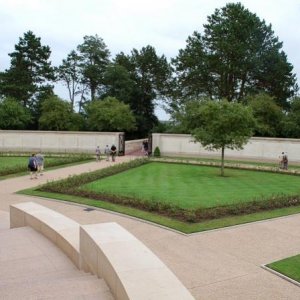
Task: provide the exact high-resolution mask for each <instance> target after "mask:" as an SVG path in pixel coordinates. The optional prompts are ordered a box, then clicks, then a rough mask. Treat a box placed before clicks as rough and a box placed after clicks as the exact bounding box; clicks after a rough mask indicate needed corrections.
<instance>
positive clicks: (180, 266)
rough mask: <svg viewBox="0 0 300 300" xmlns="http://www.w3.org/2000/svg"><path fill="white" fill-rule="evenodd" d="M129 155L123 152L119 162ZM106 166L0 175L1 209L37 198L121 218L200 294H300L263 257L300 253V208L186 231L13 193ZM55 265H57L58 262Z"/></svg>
mask: <svg viewBox="0 0 300 300" xmlns="http://www.w3.org/2000/svg"><path fill="white" fill-rule="evenodd" d="M126 159H128V158H126V157H125V158H118V162H121V161H124V160H126ZM130 159H131V158H130ZM104 166H105V165H104V164H102V161H101V163H99V164H97V163H88V164H83V165H80V166H74V167H68V168H63V169H58V170H53V171H49V172H46V173H45V176H43V178H42V179H40V178H39V179H38V180H30V179H29V178H28V176H26V177H18V178H13V179H8V180H5V181H0V210H4V211H6V212H7V211H8V210H9V205H10V204H13V203H19V202H27V201H34V202H36V203H39V204H41V205H45V206H47V207H49V208H51V209H54V210H56V211H58V212H60V213H63V214H65V215H66V216H68V217H71V218H72V219H74V220H75V221H77V222H79V223H80V224H93V223H103V222H117V223H119V224H120V225H121V226H123V227H124V228H126V229H127V230H128V231H129V232H131V233H132V234H134V235H135V236H136V237H137V238H138V239H140V240H141V241H142V242H143V243H144V244H145V245H146V246H147V247H149V248H150V249H151V250H152V251H153V252H154V253H155V254H156V255H157V256H158V257H159V258H160V259H161V260H162V261H163V262H164V263H165V264H166V265H167V266H168V267H169V268H170V269H171V270H172V271H173V272H174V273H175V275H176V276H177V277H178V278H179V279H180V280H181V281H182V282H183V284H184V285H185V286H187V287H188V288H189V290H190V291H191V293H192V294H193V295H194V297H195V298H196V299H225V300H226V299H239V300H240V299H243V300H244V299H246V300H247V299H263V300H265V299H292V300H294V299H300V295H299V292H300V289H299V288H298V287H296V286H294V285H292V284H291V283H288V282H286V281H284V280H282V279H280V278H278V277H276V276H275V275H273V274H270V273H269V272H267V271H265V270H262V269H261V268H260V264H262V263H268V262H271V261H273V260H277V259H281V258H284V257H287V256H290V255H294V254H298V253H300V240H299V236H300V230H299V228H300V214H297V215H292V216H287V217H285V218H279V219H273V220H269V221H265V222H259V223H250V224H245V225H242V226H237V227H229V228H225V229H223V230H216V231H210V232H204V233H200V234H197V235H190V236H184V235H181V234H178V233H175V232H172V231H169V230H166V229H163V228H160V227H156V226H154V225H150V224H147V223H144V222H140V221H138V220H134V219H132V218H127V217H126V216H120V215H117V214H113V213H110V212H105V211H99V210H95V211H91V212H86V211H84V210H83V207H80V206H76V205H70V204H66V203H62V202H58V201H52V200H47V199H42V198H36V197H29V196H23V195H16V194H12V193H14V192H15V191H17V190H20V189H25V188H29V187H33V186H35V185H37V184H40V183H43V182H46V181H47V180H51V179H54V178H65V177H68V176H69V175H71V174H78V173H81V172H86V171H91V170H94V169H97V168H101V167H104ZM0 217H1V215H0ZM0 237H1V230H0ZM23 243H25V242H23ZM12 244H13V243H12ZM41 247H42V246H41ZM49 263H50V262H49ZM51 266H52V267H53V266H54V267H55V268H56V267H57V266H55V265H54V264H53V262H51ZM0 270H2V269H1V266H0ZM38 271H39V270H37V272H38ZM0 273H1V272H0ZM66 299H67V298H66Z"/></svg>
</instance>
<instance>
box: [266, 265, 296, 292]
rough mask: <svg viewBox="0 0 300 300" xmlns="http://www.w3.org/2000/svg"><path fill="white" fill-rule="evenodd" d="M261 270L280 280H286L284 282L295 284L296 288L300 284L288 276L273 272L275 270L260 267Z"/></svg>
mask: <svg viewBox="0 0 300 300" xmlns="http://www.w3.org/2000/svg"><path fill="white" fill-rule="evenodd" d="M261 268H263V269H264V270H267V271H268V272H270V273H272V274H274V275H277V276H279V277H280V278H282V279H284V280H286V281H288V282H290V283H292V284H295V285H297V286H298V287H300V282H298V281H296V280H294V279H292V278H290V277H288V276H285V275H283V274H281V273H279V272H277V271H275V270H273V269H271V268H269V267H267V265H261Z"/></svg>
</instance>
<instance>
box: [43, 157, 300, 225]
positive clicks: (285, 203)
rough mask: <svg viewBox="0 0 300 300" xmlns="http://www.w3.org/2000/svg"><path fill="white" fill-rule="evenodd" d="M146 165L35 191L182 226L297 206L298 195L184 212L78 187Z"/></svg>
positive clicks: (123, 166)
mask: <svg viewBox="0 0 300 300" xmlns="http://www.w3.org/2000/svg"><path fill="white" fill-rule="evenodd" d="M147 163H149V160H148V159H146V158H143V159H136V160H133V161H130V162H128V163H122V164H118V165H114V166H112V167H109V168H106V169H101V170H97V171H94V172H90V173H84V174H81V175H75V176H71V177H69V178H68V179H64V180H60V181H53V182H49V183H47V184H46V185H44V186H42V187H40V188H39V190H41V191H44V192H54V193H61V194H70V195H75V196H80V197H86V198H89V199H95V200H102V201H107V202H111V203H115V204H121V205H125V206H130V207H134V208H138V209H141V210H145V211H149V212H155V213H157V214H160V215H163V216H168V217H171V218H174V219H177V220H180V221H184V222H201V221H203V220H212V219H217V218H222V217H227V216H237V215H247V214H250V213H255V212H260V211H266V210H273V209H277V208H283V207H290V206H298V205H300V195H294V196H291V195H274V196H272V197H270V198H266V199H256V200H253V201H249V202H247V203H238V204H234V205H226V206H219V207H213V208H199V209H195V210H188V209H183V208H180V207H177V206H176V205H172V204H168V203H162V202H160V201H158V200H156V199H152V201H148V200H143V199H137V198H131V197H124V196H120V195H114V194H111V193H110V194H107V193H99V192H93V191H87V190H84V189H82V188H81V186H83V185H84V184H86V183H89V182H92V181H96V180H99V179H101V178H104V177H107V176H112V175H114V174H117V173H120V172H124V171H126V170H129V169H131V168H136V167H139V166H142V165H144V164H147Z"/></svg>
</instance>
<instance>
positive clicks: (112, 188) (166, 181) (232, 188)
mask: <svg viewBox="0 0 300 300" xmlns="http://www.w3.org/2000/svg"><path fill="white" fill-rule="evenodd" d="M174 170H175V171H176V172H175V171H174ZM226 175H227V177H225V178H222V177H220V175H219V168H215V167H206V166H199V165H186V164H169V163H158V162H155V163H148V161H145V163H143V162H139V161H138V160H136V161H132V162H130V163H124V164H121V165H114V166H112V167H109V168H106V169H103V170H98V171H95V172H89V173H87V174H82V175H79V176H72V177H70V178H68V179H65V180H62V181H58V182H50V183H48V184H47V185H46V186H45V188H44V189H43V186H42V187H40V188H39V190H36V189H30V190H25V191H21V192H20V193H24V194H28V195H35V196H41V197H46V198H53V199H60V200H64V201H68V202H76V203H80V204H83V205H89V206H94V207H98V208H103V209H106V210H111V211H115V212H119V213H122V214H127V215H130V216H134V217H137V218H140V219H144V220H147V221H150V222H154V223H157V224H161V225H163V226H166V227H170V228H173V229H176V230H178V231H181V232H184V233H193V232H199V231H205V230H211V229H216V228H222V227H227V226H232V225H237V224H244V223H249V222H254V221H259V220H265V219H270V218H275V217H280V216H286V215H290V214H295V213H300V206H299V205H297V203H299V199H298V197H299V196H295V198H294V196H293V197H291V200H292V201H294V200H296V199H298V200H297V203H296V204H295V203H293V204H292V205H289V202H287V207H283V206H272V205H271V206H268V207H267V208H264V209H262V210H259V209H258V210H252V211H251V210H250V211H249V210H248V211H245V210H243V209H241V210H240V209H237V210H236V212H234V213H233V214H229V215H226V217H224V215H218V216H216V217H213V219H205V218H202V219H201V218H200V219H194V218H191V219H190V220H188V219H185V220H186V221H183V219H182V218H181V217H180V218H176V216H175V215H176V213H177V212H179V213H180V214H181V213H182V212H180V211H178V210H177V209H176V207H175V205H176V206H179V207H181V208H180V209H185V210H186V211H187V212H192V215H191V216H193V213H194V211H196V210H197V209H199V208H200V210H202V207H204V208H207V207H212V205H214V206H215V207H216V209H218V207H220V206H219V205H220V203H221V205H224V204H223V203H225V204H229V205H232V203H233V204H234V205H235V204H237V205H239V204H240V203H244V202H245V201H246V202H245V203H248V202H247V201H251V200H253V195H256V196H255V197H256V198H257V199H260V198H261V196H262V195H263V196H264V198H268V195H269V196H270V195H274V189H275V190H276V191H277V192H278V191H279V192H278V193H279V194H282V193H285V192H287V193H291V194H295V195H299V188H298V185H299V180H300V177H299V176H293V175H288V174H282V173H271V172H261V171H249V170H240V169H226ZM98 178H102V179H101V180H99V179H98ZM95 179H97V180H96V181H95ZM239 181H241V182H239ZM102 182H105V184H104V185H103V184H102ZM107 182H108V183H109V184H107ZM209 182H210V184H209ZM99 183H100V186H101V189H99ZM204 183H205V184H204ZM250 183H251V184H252V185H251V184H250ZM254 183H255V185H254ZM291 183H292V184H291ZM147 184H151V188H148V186H147ZM180 185H181V186H180ZM210 185H211V187H209V186H210ZM103 186H104V187H106V188H107V187H109V188H107V190H105V193H108V194H109V193H110V192H112V193H113V194H116V190H118V191H119V192H120V194H119V195H120V197H121V198H122V196H123V197H124V195H125V196H127V197H128V196H129V198H130V197H139V198H140V199H141V200H142V201H141V202H143V201H144V200H145V199H147V198H146V197H148V200H146V201H148V202H149V203H150V205H149V208H150V210H149V209H148V210H147V211H146V210H145V207H146V206H143V205H142V206H138V207H139V208H137V206H135V204H136V202H130V203H127V204H126V205H124V203H125V202H114V203H112V202H110V200H109V199H105V198H103V196H102V193H103V190H102V187H103ZM47 187H48V188H47ZM87 187H89V189H90V190H91V191H92V193H87V194H86V192H84V193H82V188H84V189H86V188H87ZM181 189H184V192H182V191H181ZM221 189H223V190H221ZM137 190H138V193H139V194H138V193H137V192H136V191H137ZM224 190H225V191H226V193H224ZM247 190H248V192H247V193H246V191H247ZM50 191H52V192H50ZM66 191H68V192H69V193H70V195H67V194H65V192H66ZM150 191H151V193H150ZM197 191H198V192H200V194H201V196H203V197H199V195H196V197H194V198H193V195H195V194H196V192H197ZM257 191H258V193H257ZM97 192H98V193H99V194H97ZM263 192H264V193H266V194H263ZM105 193H103V195H104V196H105ZM126 193H127V194H126ZM217 193H219V195H221V196H222V197H223V194H225V195H227V196H226V197H224V199H223V198H222V197H221V196H219V198H217V200H219V201H215V200H214V199H212V200H211V199H210V197H212V195H216V194H217ZM255 193H256V194H255ZM267 193H269V194H267ZM169 194H171V197H170V196H169ZM185 194H187V195H188V196H189V197H190V198H188V200H185V199H186V198H185ZM244 194H245V195H248V196H249V199H250V200H249V199H248V200H247V199H245V198H244V197H243V196H244ZM88 195H89V196H88ZM97 195H98V196H97ZM145 195H146V196H145ZM157 195H158V196H159V197H161V198H158V196H157ZM209 195H210V196H209ZM257 195H258V196H257ZM93 197H95V198H93ZM143 197H144V198H143ZM163 197H165V198H163ZM214 197H215V196H214ZM104 199H105V201H103V200H104ZM173 199H175V200H176V202H171V200H173ZM199 199H200V200H201V201H199ZM220 199H223V202H220ZM112 200H113V199H112ZM155 201H157V203H158V204H159V203H160V202H161V201H162V202H163V201H165V203H168V204H169V203H170V204H171V208H170V207H169V209H170V212H172V210H173V208H174V209H175V210H174V211H175V215H174V218H171V217H170V216H171V215H172V214H169V213H166V214H164V213H163V212H164V208H163V211H161V213H157V211H156V210H153V208H154V207H153V206H152V204H151V203H154V202H155ZM138 202H139V201H138ZM263 202H265V201H263ZM263 202H260V203H263ZM159 206H160V204H159ZM172 207H173V208H172ZM182 207H183V208H182ZM222 207H223V206H222ZM224 207H226V206H224ZM213 209H215V208H213ZM172 216H173V215H172ZM188 218H189V216H188ZM192 219H193V220H192ZM195 220H197V221H195Z"/></svg>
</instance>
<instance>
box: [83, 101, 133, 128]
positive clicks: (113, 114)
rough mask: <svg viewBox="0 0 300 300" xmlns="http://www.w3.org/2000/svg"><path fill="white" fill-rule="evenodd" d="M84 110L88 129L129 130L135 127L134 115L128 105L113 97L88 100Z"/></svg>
mask: <svg viewBox="0 0 300 300" xmlns="http://www.w3.org/2000/svg"><path fill="white" fill-rule="evenodd" d="M85 112H86V116H87V126H88V128H89V129H90V130H97V131H108V132H109V131H127V132H130V131H133V130H134V129H135V117H134V115H133V113H132V112H131V110H130V108H129V105H127V104H124V103H122V102H121V101H119V100H118V99H116V98H114V97H106V98H105V99H103V100H95V101H92V102H88V103H87V104H86V105H85Z"/></svg>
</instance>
